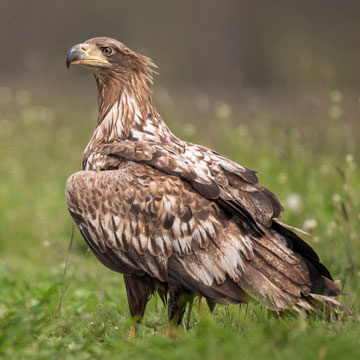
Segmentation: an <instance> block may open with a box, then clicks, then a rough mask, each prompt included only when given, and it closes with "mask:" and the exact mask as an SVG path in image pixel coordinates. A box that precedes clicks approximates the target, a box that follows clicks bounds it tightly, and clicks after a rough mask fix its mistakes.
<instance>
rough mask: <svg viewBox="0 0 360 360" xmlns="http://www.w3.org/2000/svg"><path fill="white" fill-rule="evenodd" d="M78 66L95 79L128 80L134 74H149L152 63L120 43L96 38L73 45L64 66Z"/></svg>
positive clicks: (106, 38) (109, 39)
mask: <svg viewBox="0 0 360 360" xmlns="http://www.w3.org/2000/svg"><path fill="white" fill-rule="evenodd" d="M75 65H80V66H84V67H86V68H87V69H88V70H90V71H91V72H92V73H93V74H94V76H95V77H96V78H100V79H108V78H117V79H119V80H129V79H131V77H132V76H133V75H134V74H135V75H136V74H137V75H141V74H143V75H145V76H146V77H148V76H149V75H150V74H151V71H152V70H151V68H152V67H155V65H154V64H153V63H152V61H151V60H150V59H149V58H147V57H146V56H143V55H141V54H138V53H136V52H135V51H133V50H131V49H129V48H128V47H126V46H125V45H124V44H122V43H121V42H120V41H117V40H115V39H111V38H108V37H96V38H93V39H89V40H87V41H85V42H84V43H81V44H78V45H74V46H73V47H72V48H71V49H70V50H69V52H68V53H67V56H66V66H67V67H68V68H69V67H70V66H75Z"/></svg>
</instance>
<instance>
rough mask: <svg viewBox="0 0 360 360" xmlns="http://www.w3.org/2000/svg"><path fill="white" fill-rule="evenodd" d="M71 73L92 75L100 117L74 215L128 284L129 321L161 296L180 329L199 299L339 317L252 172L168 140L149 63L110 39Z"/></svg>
mask: <svg viewBox="0 0 360 360" xmlns="http://www.w3.org/2000/svg"><path fill="white" fill-rule="evenodd" d="M67 65H68V66H70V65H82V66H85V67H87V68H88V69H89V70H90V71H91V72H92V73H93V75H94V77H95V80H96V83H97V89H98V106H99V116H98V121H97V125H96V128H95V131H94V134H93V137H92V138H91V140H90V142H89V144H88V146H87V147H86V149H85V152H84V155H83V162H82V167H83V170H82V171H80V172H78V173H75V174H73V175H72V176H71V177H70V178H69V179H68V181H67V184H66V200H67V205H68V208H69V211H70V214H71V215H72V217H73V219H74V221H75V222H76V224H77V226H78V228H79V230H80V232H81V234H82V236H83V237H84V239H85V241H86V242H87V244H88V246H89V247H90V249H91V250H92V251H93V252H94V254H95V255H96V257H97V258H98V259H99V260H100V261H101V262H102V263H103V264H104V265H105V266H107V267H108V268H110V269H112V270H114V271H117V272H119V273H122V274H124V275H125V285H126V289H127V294H128V301H129V307H130V312H131V315H132V317H134V318H135V319H137V320H140V319H141V317H142V316H143V314H144V311H145V306H146V303H147V301H148V300H149V297H150V296H151V295H152V294H153V293H154V292H155V291H157V292H158V293H159V294H160V296H161V298H162V299H163V301H164V302H165V301H166V299H167V296H169V301H168V302H169V320H170V321H171V322H173V323H179V322H180V321H181V319H182V315H183V313H184V309H185V306H186V302H187V301H190V300H191V299H192V298H193V296H195V295H201V296H204V297H206V299H207V300H208V302H209V304H210V306H212V307H213V304H214V303H221V304H238V303H245V302H247V301H248V300H249V299H251V298H252V299H255V300H257V301H259V302H260V303H261V304H262V305H264V306H266V307H268V308H269V309H272V310H275V311H282V310H290V311H294V312H296V311H300V310H301V309H305V310H307V311H319V312H321V311H322V310H323V304H322V303H323V302H324V303H325V305H326V308H328V309H331V308H332V307H336V306H337V305H339V303H338V302H337V301H336V300H335V299H334V297H335V296H336V295H339V294H340V290H339V289H338V287H337V286H336V285H335V284H334V283H333V282H332V278H331V276H330V274H329V272H328V270H327V269H326V268H325V267H324V266H323V265H322V264H321V263H320V261H319V258H318V256H317V254H316V253H315V252H314V250H313V249H312V248H311V247H310V246H309V245H307V244H306V243H305V242H304V241H303V240H302V239H301V238H300V237H298V236H297V235H296V234H295V233H293V232H291V231H290V230H288V229H286V228H284V227H283V226H282V225H281V224H280V223H278V222H277V221H276V219H277V218H278V217H279V216H280V213H281V211H282V207H281V205H280V204H279V202H278V200H277V199H276V197H275V196H274V194H273V193H271V192H270V191H269V190H267V189H266V188H264V187H263V186H261V185H260V184H259V183H258V179H257V177H256V174H255V171H253V170H251V169H248V168H246V167H244V166H241V165H239V164H237V163H235V162H233V161H231V160H229V159H226V158H224V157H223V156H221V155H219V154H218V153H216V152H214V151H213V150H210V149H208V148H205V147H203V146H200V145H195V144H191V143H187V142H184V141H182V140H180V139H178V138H177V137H175V136H174V135H173V134H172V133H171V131H170V130H169V128H168V127H167V126H166V124H165V123H164V122H163V120H162V119H161V117H160V115H159V114H158V112H157V110H156V108H155V107H154V105H153V103H152V76H151V73H152V68H153V67H154V64H153V63H152V62H151V60H150V59H148V58H146V57H144V56H142V55H140V54H137V53H135V52H133V51H132V50H130V49H128V48H127V47H126V46H125V45H123V44H121V43H120V42H118V41H116V40H113V39H109V38H104V37H103V38H94V39H90V40H88V41H86V42H85V43H83V44H79V45H76V46H74V47H73V48H72V49H71V50H70V51H69V53H68V57H67Z"/></svg>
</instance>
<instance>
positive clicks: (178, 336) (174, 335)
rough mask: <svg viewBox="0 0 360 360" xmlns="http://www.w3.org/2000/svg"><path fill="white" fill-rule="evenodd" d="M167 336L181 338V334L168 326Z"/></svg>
mask: <svg viewBox="0 0 360 360" xmlns="http://www.w3.org/2000/svg"><path fill="white" fill-rule="evenodd" d="M165 336H166V337H168V338H170V339H179V338H180V337H181V336H180V334H179V333H178V332H177V331H176V330H175V329H174V328H172V327H170V326H169V327H168V328H167V330H166V332H165Z"/></svg>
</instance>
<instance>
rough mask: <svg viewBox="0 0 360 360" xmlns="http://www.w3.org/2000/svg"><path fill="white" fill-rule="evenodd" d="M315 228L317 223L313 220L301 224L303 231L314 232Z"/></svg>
mask: <svg viewBox="0 0 360 360" xmlns="http://www.w3.org/2000/svg"><path fill="white" fill-rule="evenodd" d="M316 227H317V221H316V220H315V219H307V220H305V221H304V224H303V229H304V230H305V231H309V232H311V231H313V230H315V229H316Z"/></svg>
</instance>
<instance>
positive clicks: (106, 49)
mask: <svg viewBox="0 0 360 360" xmlns="http://www.w3.org/2000/svg"><path fill="white" fill-rule="evenodd" d="M101 51H102V52H103V54H104V55H106V56H110V55H111V54H112V53H113V49H112V48H111V47H109V46H105V47H103V48H101Z"/></svg>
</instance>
